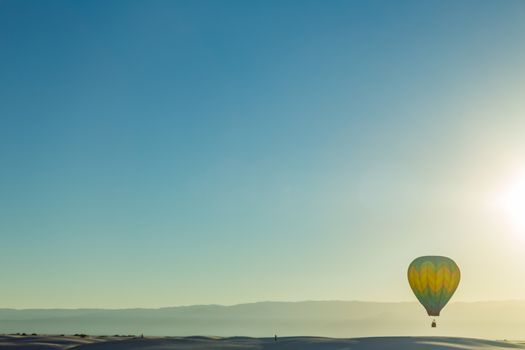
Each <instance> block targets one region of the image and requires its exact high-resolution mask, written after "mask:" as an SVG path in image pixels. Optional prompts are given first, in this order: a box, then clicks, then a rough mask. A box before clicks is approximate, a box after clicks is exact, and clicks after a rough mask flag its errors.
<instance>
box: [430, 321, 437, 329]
mask: <svg viewBox="0 0 525 350" xmlns="http://www.w3.org/2000/svg"><path fill="white" fill-rule="evenodd" d="M431 327H432V328H436V327H437V323H436V320H432V326H431Z"/></svg>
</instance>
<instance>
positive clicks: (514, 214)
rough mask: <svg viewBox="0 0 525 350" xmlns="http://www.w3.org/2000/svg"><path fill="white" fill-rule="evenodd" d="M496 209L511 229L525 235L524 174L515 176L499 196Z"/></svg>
mask: <svg viewBox="0 0 525 350" xmlns="http://www.w3.org/2000/svg"><path fill="white" fill-rule="evenodd" d="M498 207H499V208H500V209H501V211H502V212H503V213H504V215H505V216H506V217H507V218H508V220H509V223H510V224H511V225H512V228H513V229H514V230H515V231H517V232H518V233H520V234H523V235H525V172H523V173H521V174H520V175H519V176H516V177H515V178H514V179H513V180H512V181H511V182H510V184H509V185H508V186H507V188H506V189H505V190H504V191H503V192H502V193H501V194H500V196H499V198H498Z"/></svg>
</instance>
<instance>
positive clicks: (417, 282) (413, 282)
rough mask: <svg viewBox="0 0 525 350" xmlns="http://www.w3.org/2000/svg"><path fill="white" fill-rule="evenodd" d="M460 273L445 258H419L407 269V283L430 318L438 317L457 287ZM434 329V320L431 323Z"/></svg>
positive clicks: (453, 264)
mask: <svg viewBox="0 0 525 350" xmlns="http://www.w3.org/2000/svg"><path fill="white" fill-rule="evenodd" d="M460 278H461V273H460V271H459V267H458V265H456V263H455V262H454V260H452V259H450V258H447V257H445V256H421V257H419V258H417V259H415V260H414V261H412V263H411V264H410V266H409V267H408V283H409V284H410V288H412V291H413V292H414V294H415V295H416V297H417V299H418V300H419V302H420V303H421V305H423V307H424V308H425V309H426V310H427V313H428V315H429V316H431V317H437V316H439V313H440V312H441V309H443V307H445V305H446V304H447V303H448V301H449V300H450V298H452V295H453V294H454V292H455V291H456V289H457V288H458V285H459V280H460ZM432 327H436V320H435V319H434V320H433V321H432Z"/></svg>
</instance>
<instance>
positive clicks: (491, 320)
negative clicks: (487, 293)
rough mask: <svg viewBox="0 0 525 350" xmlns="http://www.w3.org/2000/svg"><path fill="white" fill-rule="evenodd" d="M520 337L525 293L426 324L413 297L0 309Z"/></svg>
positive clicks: (239, 330)
mask: <svg viewBox="0 0 525 350" xmlns="http://www.w3.org/2000/svg"><path fill="white" fill-rule="evenodd" d="M16 332H26V333H33V332H35V333H45V334H74V333H87V334H106V335H114V334H141V333H144V334H146V335H177V336H186V335H217V336H235V335H245V336H256V337H263V336H273V334H275V333H277V334H279V335H282V336H285V335H287V336H290V335H320V336H331V337H365V336H391V335H446V336H462V337H477V338H492V339H525V301H489V302H473V303H462V302H458V303H452V304H450V305H448V306H447V307H446V308H445V310H444V311H443V316H442V317H440V318H439V319H438V328H437V329H431V328H430V318H429V317H428V316H426V314H425V311H424V309H423V308H422V307H421V306H420V305H419V304H417V303H415V302H414V303H412V302H403V303H375V302H359V301H304V302H259V303H251V304H239V305H233V306H220V305H195V306H183V307H170V308H161V309H121V310H104V309H77V310H68V309H49V310H48V309H35V310H13V309H0V333H16Z"/></svg>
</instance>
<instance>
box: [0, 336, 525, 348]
mask: <svg viewBox="0 0 525 350" xmlns="http://www.w3.org/2000/svg"><path fill="white" fill-rule="evenodd" d="M0 348H1V349H40V350H44V349H77V350H139V349H141V350H171V349H172V350H212V349H213V350H242V349H247V350H250V349H259V350H489V349H490V350H503V349H506V350H511V349H525V345H524V344H520V343H513V342H506V341H491V340H481V339H468V338H445V337H376V338H355V339H337V338H319V337H285V338H280V339H278V341H274V339H273V338H248V337H231V338H213V337H162V338H160V337H159V338H144V339H140V338H136V339H117V338H100V337H89V338H86V339H81V338H77V337H37V336H35V337H17V336H4V337H0Z"/></svg>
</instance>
